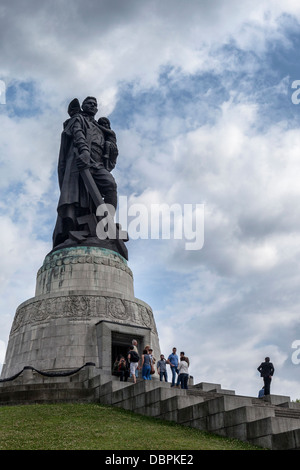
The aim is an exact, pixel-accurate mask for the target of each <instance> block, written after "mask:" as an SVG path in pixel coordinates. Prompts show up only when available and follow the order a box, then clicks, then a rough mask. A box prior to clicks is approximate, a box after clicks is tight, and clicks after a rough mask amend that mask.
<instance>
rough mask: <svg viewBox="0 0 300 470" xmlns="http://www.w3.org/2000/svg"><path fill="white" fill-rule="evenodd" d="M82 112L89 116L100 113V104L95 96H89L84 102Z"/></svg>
mask: <svg viewBox="0 0 300 470" xmlns="http://www.w3.org/2000/svg"><path fill="white" fill-rule="evenodd" d="M81 108H82V111H83V112H84V113H85V114H88V115H89V116H95V114H96V113H97V112H98V104H97V100H96V98H94V97H93V96H87V97H86V98H85V100H83V102H82V105H81Z"/></svg>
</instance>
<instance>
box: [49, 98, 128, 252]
mask: <svg viewBox="0 0 300 470" xmlns="http://www.w3.org/2000/svg"><path fill="white" fill-rule="evenodd" d="M97 112H98V108H97V100H96V98H94V97H91V96H88V97H87V98H86V99H85V100H84V101H83V102H82V105H81V106H80V104H79V101H78V99H77V98H75V99H74V100H73V101H71V103H70V104H69V108H68V113H69V116H70V118H69V119H68V120H67V121H65V122H64V125H63V127H64V128H63V132H62V136H61V146H60V153H59V161H58V181H59V187H60V197H59V201H58V207H57V213H58V215H57V221H56V226H55V229H54V233H53V248H56V249H57V247H59V248H63V247H66V246H75V245H77V244H83V245H87V246H102V247H105V248H110V249H115V250H116V251H118V252H119V253H120V254H122V255H123V256H124V257H125V258H127V250H126V248H125V245H124V243H123V242H122V240H120V239H119V237H118V230H116V234H117V235H116V237H115V240H112V239H109V237H107V239H106V240H103V239H102V240H100V239H99V238H98V237H97V235H96V226H97V223H98V221H99V218H97V216H96V214H97V206H99V205H101V204H105V207H107V209H108V211H109V212H110V214H109V217H110V223H112V220H113V217H114V212H115V210H116V207H117V184H116V182H115V179H114V177H113V175H112V174H111V171H112V170H113V169H114V167H115V165H116V160H117V156H118V147H117V140H116V135H115V133H114V132H113V131H112V129H111V128H110V122H109V120H108V119H107V118H104V117H102V118H100V119H99V120H98V121H96V119H95V115H96V113H97ZM95 194H96V196H95ZM118 228H119V227H117V229H118ZM120 250H121V252H120Z"/></svg>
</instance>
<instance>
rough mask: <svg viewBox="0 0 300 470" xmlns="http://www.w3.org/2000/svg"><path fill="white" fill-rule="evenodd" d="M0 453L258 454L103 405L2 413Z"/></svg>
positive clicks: (27, 407)
mask: <svg viewBox="0 0 300 470" xmlns="http://www.w3.org/2000/svg"><path fill="white" fill-rule="evenodd" d="M0 450H239V451H240V450H257V448H256V447H254V446H250V445H248V444H246V443H242V442H240V441H237V440H234V439H226V438H222V437H219V436H216V435H212V434H208V433H204V432H201V431H199V430H197V429H193V428H189V427H186V426H180V425H177V424H174V423H170V422H166V421H162V420H158V419H155V418H150V417H145V416H141V415H137V414H135V413H133V412H130V411H126V410H123V409H119V408H113V407H111V406H103V405H100V404H51V405H22V406H21V405H20V406H3V407H0Z"/></svg>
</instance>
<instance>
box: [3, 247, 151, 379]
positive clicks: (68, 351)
mask: <svg viewBox="0 0 300 470" xmlns="http://www.w3.org/2000/svg"><path fill="white" fill-rule="evenodd" d="M35 294H36V295H35V297H33V298H32V299H29V300H27V301H26V302H24V303H22V304H21V305H20V306H19V307H18V309H17V311H16V314H15V318H14V322H13V325H12V328H11V333H10V337H9V342H8V347H7V352H6V359H5V364H4V366H3V369H2V374H1V378H7V377H11V376H13V375H14V374H16V373H18V372H20V370H22V369H23V367H25V366H32V367H34V368H36V369H39V370H47V371H55V370H68V369H73V368H76V367H80V366H82V365H83V364H85V363H86V362H94V363H95V364H96V366H97V367H101V368H103V369H106V370H109V369H110V367H111V361H112V357H111V354H112V353H111V350H112V348H111V346H112V341H113V339H112V338H113V337H114V334H118V335H122V334H123V335H124V338H128V340H129V338H131V336H132V339H133V338H134V337H135V336H137V337H138V338H141V342H142V343H144V345H145V344H146V343H148V344H151V345H152V348H153V350H154V353H155V356H156V357H159V354H160V350H159V340H158V334H157V329H156V325H155V321H154V316H153V312H152V309H151V307H150V306H149V305H148V304H146V303H145V302H143V301H141V300H139V299H136V298H135V297H134V289H133V276H132V272H131V270H130V268H129V267H128V265H127V262H126V260H125V259H124V258H122V257H121V256H120V255H118V254H117V253H115V252H112V251H110V250H105V249H103V248H96V247H78V248H65V249H62V250H58V251H55V252H53V253H50V254H49V255H47V256H46V258H45V261H44V263H43V266H42V267H41V268H40V269H39V271H38V273H37V282H36V293H35ZM97 325H98V326H97ZM103 325H106V327H105V328H104V327H103ZM100 326H101V327H100ZM126 335H127V336H126ZM142 346H143V344H140V347H142Z"/></svg>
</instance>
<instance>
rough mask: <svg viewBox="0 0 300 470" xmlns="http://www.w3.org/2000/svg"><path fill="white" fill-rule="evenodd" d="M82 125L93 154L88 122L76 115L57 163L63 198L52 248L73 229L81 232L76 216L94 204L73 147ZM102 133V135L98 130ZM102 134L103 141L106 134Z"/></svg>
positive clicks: (67, 124) (67, 127)
mask: <svg viewBox="0 0 300 470" xmlns="http://www.w3.org/2000/svg"><path fill="white" fill-rule="evenodd" d="M76 124H79V125H80V127H81V129H82V130H83V132H84V134H85V139H86V143H87V145H88V147H89V151H90V152H91V144H92V130H91V125H90V122H89V121H88V119H87V118H86V117H85V116H84V115H82V114H80V113H76V114H75V115H74V116H72V117H71V118H70V119H68V120H67V121H66V122H65V123H64V129H63V132H62V135H61V145H60V151H59V160H58V182H59V188H60V198H59V201H58V206H57V214H58V215H57V220H56V225H55V229H54V233H53V248H54V247H56V246H57V245H60V244H61V243H63V242H64V241H65V240H66V239H67V238H68V237H69V232H70V231H71V230H76V229H78V223H77V217H79V216H82V215H85V214H88V213H90V212H92V211H93V209H92V208H93V203H92V201H91V198H90V196H89V194H88V192H87V189H86V187H85V185H84V182H83V180H82V178H81V176H80V173H79V169H78V167H77V163H76V158H77V157H78V155H79V152H78V149H77V147H76V146H75V145H74V134H73V129H74V126H75V125H76ZM99 132H102V131H101V129H99ZM102 135H103V142H104V141H105V139H104V134H103V132H102Z"/></svg>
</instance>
